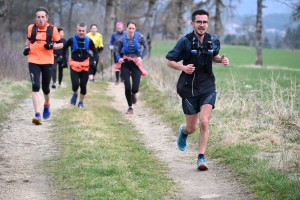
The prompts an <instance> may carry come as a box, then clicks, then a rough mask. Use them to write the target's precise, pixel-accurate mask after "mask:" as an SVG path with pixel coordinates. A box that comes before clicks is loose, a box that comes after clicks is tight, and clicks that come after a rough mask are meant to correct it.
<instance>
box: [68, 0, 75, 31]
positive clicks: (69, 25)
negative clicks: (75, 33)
mask: <svg viewBox="0 0 300 200" xmlns="http://www.w3.org/2000/svg"><path fill="white" fill-rule="evenodd" d="M76 3H77V0H71V1H70V10H69V16H68V26H67V27H68V28H67V29H68V32H70V31H71V26H72V16H73V8H74V6H75V4H76Z"/></svg>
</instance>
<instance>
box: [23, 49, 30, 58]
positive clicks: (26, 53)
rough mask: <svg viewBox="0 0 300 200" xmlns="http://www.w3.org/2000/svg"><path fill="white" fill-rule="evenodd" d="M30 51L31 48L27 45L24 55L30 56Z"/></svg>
mask: <svg viewBox="0 0 300 200" xmlns="http://www.w3.org/2000/svg"><path fill="white" fill-rule="evenodd" d="M29 51H30V48H27V47H26V48H25V49H24V51H23V55H24V56H28V55H29Z"/></svg>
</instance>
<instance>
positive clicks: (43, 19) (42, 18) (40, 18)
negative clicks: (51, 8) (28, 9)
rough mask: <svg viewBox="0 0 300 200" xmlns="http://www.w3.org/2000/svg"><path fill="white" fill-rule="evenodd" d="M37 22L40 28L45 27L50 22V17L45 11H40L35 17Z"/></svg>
mask: <svg viewBox="0 0 300 200" xmlns="http://www.w3.org/2000/svg"><path fill="white" fill-rule="evenodd" d="M35 21H36V23H37V24H38V25H39V26H44V25H45V24H46V23H47V22H48V17H47V15H46V12H45V11H38V12H37V13H36V16H35Z"/></svg>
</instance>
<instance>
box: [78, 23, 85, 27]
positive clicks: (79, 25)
mask: <svg viewBox="0 0 300 200" xmlns="http://www.w3.org/2000/svg"><path fill="white" fill-rule="evenodd" d="M77 27H85V28H86V25H85V23H82V22H81V23H79V24H77Z"/></svg>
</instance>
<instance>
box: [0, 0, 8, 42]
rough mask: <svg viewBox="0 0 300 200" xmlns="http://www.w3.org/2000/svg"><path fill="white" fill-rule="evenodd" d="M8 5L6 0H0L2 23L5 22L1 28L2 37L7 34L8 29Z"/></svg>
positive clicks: (0, 18) (0, 20)
mask: <svg viewBox="0 0 300 200" xmlns="http://www.w3.org/2000/svg"><path fill="white" fill-rule="evenodd" d="M6 18H7V7H6V1H5V0H0V24H4V26H3V27H2V28H1V30H0V35H1V37H3V36H5V34H6V31H7V20H6Z"/></svg>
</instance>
